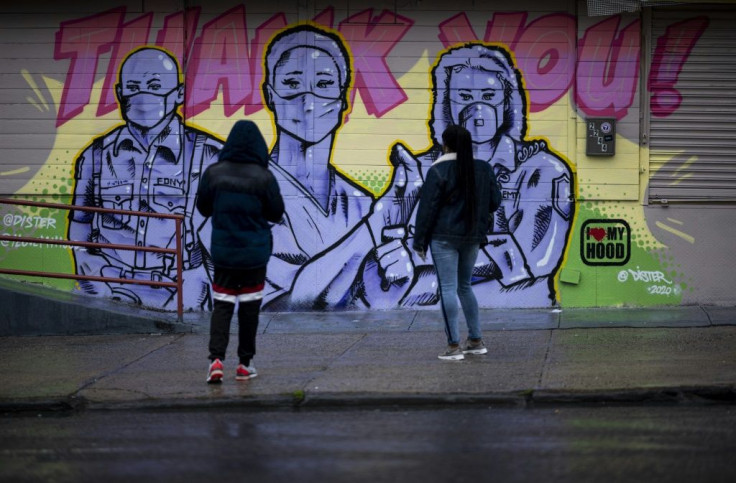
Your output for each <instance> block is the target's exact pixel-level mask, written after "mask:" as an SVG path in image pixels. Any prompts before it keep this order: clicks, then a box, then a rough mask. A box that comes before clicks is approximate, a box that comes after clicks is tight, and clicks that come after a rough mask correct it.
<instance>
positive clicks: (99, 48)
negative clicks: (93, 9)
mask: <svg viewBox="0 0 736 483" xmlns="http://www.w3.org/2000/svg"><path fill="white" fill-rule="evenodd" d="M124 14H125V9H124V8H115V9H112V10H108V11H106V12H103V13H100V14H97V15H92V16H90V17H84V18H81V19H77V20H70V21H68V22H62V23H61V25H60V28H59V31H58V32H56V45H55V47H54V59H56V60H61V59H71V63H70V64H69V71H68V72H67V75H66V82H65V83H64V90H63V92H62V94H61V103H60V105H59V114H58V116H57V118H56V126H57V127H58V126H61V125H62V124H64V123H65V122H67V121H69V120H70V119H72V118H73V117H75V116H77V115H78V114H79V113H81V112H82V110H83V109H84V107H85V106H86V105H87V104H89V98H90V94H91V93H92V86H93V84H94V80H95V72H97V63H98V62H99V59H100V55H102V54H104V53H106V52H109V51H110V50H111V49H112V48H113V46H114V45H115V44H116V43H117V42H118V39H119V32H120V26H121V24H122V22H123V15H124Z"/></svg>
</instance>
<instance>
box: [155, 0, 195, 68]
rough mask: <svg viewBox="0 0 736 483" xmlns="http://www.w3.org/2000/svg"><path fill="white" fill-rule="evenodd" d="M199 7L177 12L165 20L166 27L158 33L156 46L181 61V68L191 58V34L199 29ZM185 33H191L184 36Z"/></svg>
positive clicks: (192, 37) (192, 38)
mask: <svg viewBox="0 0 736 483" xmlns="http://www.w3.org/2000/svg"><path fill="white" fill-rule="evenodd" d="M199 11H200V8H199V7H195V8H189V9H187V10H186V11H185V12H177V13H174V14H171V15H169V16H167V17H166V18H165V19H164V26H163V28H162V29H161V30H159V31H158V35H157V36H156V45H158V46H159V47H163V48H164V49H166V50H168V51H169V52H171V54H172V55H173V56H174V58H176V60H178V61H179V67H182V66H184V59H186V58H187V57H188V56H189V52H190V51H191V48H192V41H193V40H194V36H193V35H191V32H194V30H195V29H196V28H197V21H198V20H199ZM184 32H190V34H189V35H184ZM182 68H183V67H182Z"/></svg>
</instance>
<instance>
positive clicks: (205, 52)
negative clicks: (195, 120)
mask: <svg viewBox="0 0 736 483" xmlns="http://www.w3.org/2000/svg"><path fill="white" fill-rule="evenodd" d="M246 31H247V25H246V22H245V6H244V5H239V6H237V7H234V8H232V9H230V10H228V11H227V12H225V13H223V14H222V15H220V16H219V17H217V18H215V19H214V20H212V21H210V22H208V23H206V24H205V25H204V26H203V27H202V35H201V36H200V37H199V38H198V39H197V40H196V42H195V44H194V52H193V53H192V63H191V71H192V74H193V75H192V80H190V81H189V82H188V83H187V102H186V114H187V116H188V117H191V116H196V115H197V114H199V113H200V112H203V111H206V110H207V109H209V107H210V104H211V103H212V101H214V100H215V99H216V98H217V94H218V91H219V88H220V86H222V94H223V104H224V105H223V110H224V112H225V116H226V117H230V116H232V115H233V114H235V112H237V111H238V110H239V109H240V108H241V107H244V106H245V103H246V102H247V101H248V99H249V97H250V95H251V92H252V91H253V75H252V73H251V68H250V66H251V64H250V56H249V55H248V38H247V36H246Z"/></svg>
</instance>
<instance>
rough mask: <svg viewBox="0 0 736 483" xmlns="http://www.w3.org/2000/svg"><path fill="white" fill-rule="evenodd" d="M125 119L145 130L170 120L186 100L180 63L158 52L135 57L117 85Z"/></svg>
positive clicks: (138, 53)
mask: <svg viewBox="0 0 736 483" xmlns="http://www.w3.org/2000/svg"><path fill="white" fill-rule="evenodd" d="M116 92H117V95H118V100H119V101H120V109H121V113H122V116H123V118H124V119H125V120H126V121H127V122H128V123H130V124H133V125H134V126H136V127H138V128H139V129H141V130H143V131H147V130H149V129H151V128H154V127H156V126H157V125H159V124H160V123H161V122H162V121H163V120H165V119H169V118H170V117H171V116H172V115H173V113H174V112H175V111H176V109H177V107H178V106H179V105H181V104H182V102H183V101H184V85H183V84H180V83H179V72H178V68H177V66H176V63H175V62H174V61H173V60H172V59H171V58H170V57H168V56H167V55H164V54H163V53H162V52H160V51H156V50H152V49H151V50H141V51H138V52H135V53H133V54H131V55H130V56H129V57H128V58H127V59H126V60H125V62H124V63H123V65H122V67H121V69H120V84H118V85H117V86H116Z"/></svg>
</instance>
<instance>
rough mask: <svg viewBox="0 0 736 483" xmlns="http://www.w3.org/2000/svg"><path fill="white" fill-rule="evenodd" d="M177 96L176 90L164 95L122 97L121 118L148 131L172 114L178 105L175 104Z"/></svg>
mask: <svg viewBox="0 0 736 483" xmlns="http://www.w3.org/2000/svg"><path fill="white" fill-rule="evenodd" d="M172 94H173V96H172ZM177 96H178V89H177V88H174V89H172V90H171V91H169V92H167V93H165V94H155V93H153V92H138V93H136V94H131V95H129V96H123V97H121V99H120V108H121V110H122V114H123V118H124V119H125V120H126V121H128V122H130V123H133V124H135V125H136V126H139V127H141V128H142V129H150V128H152V127H154V126H156V125H157V124H158V123H160V122H161V121H163V120H164V119H165V118H166V117H168V115H169V114H171V113H172V112H174V110H175V109H176V107H177V105H178V104H177V102H176V97H177ZM172 97H174V99H172Z"/></svg>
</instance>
